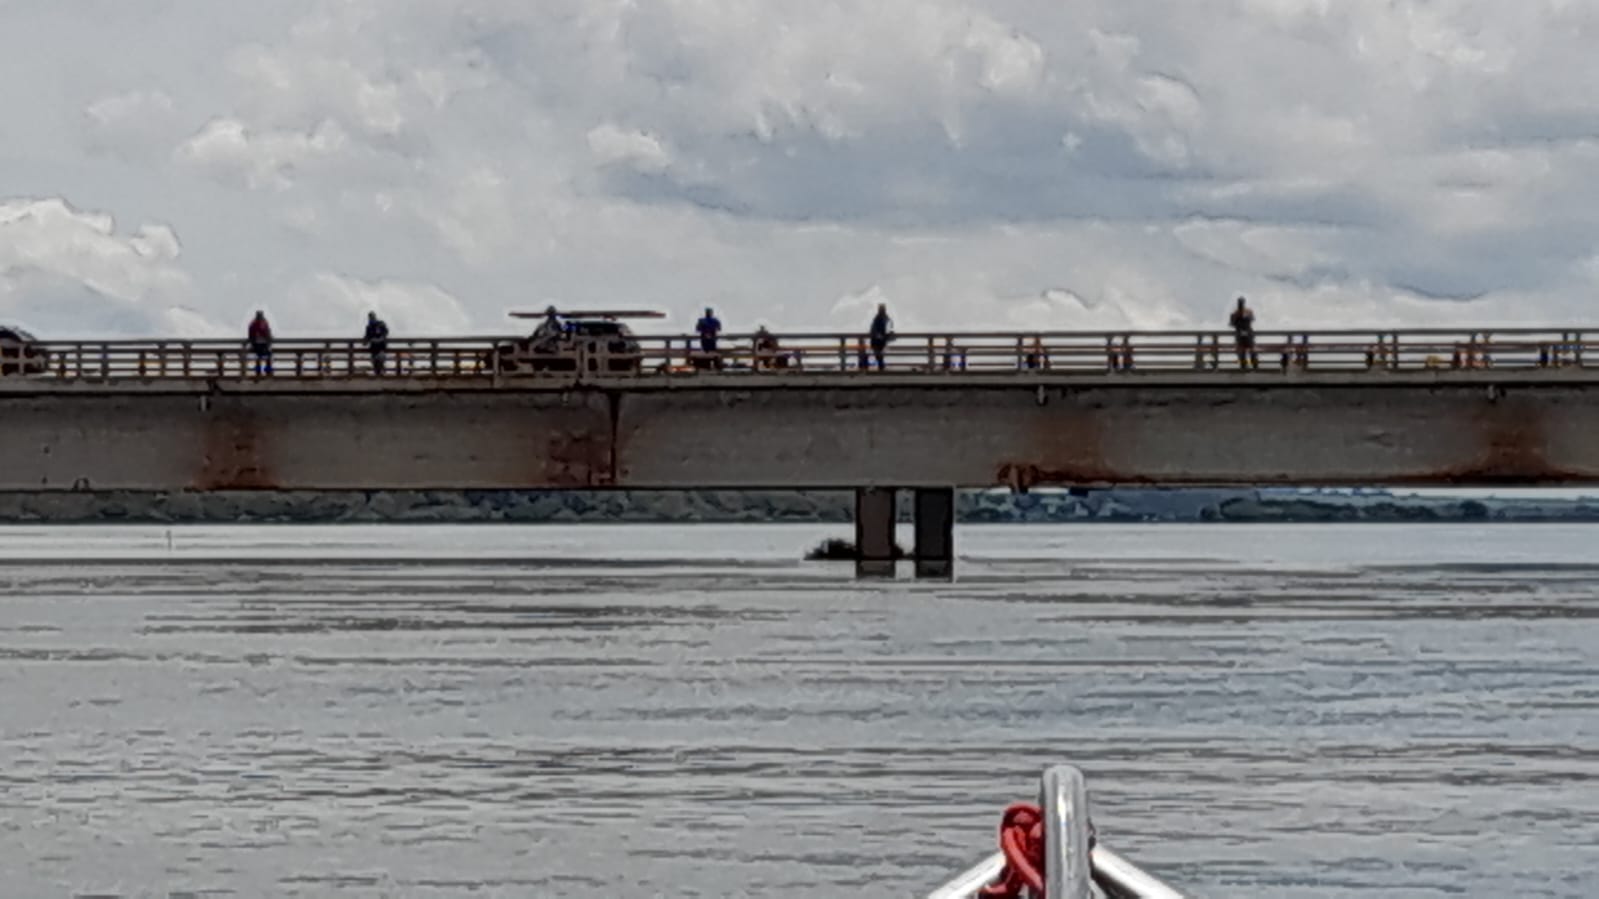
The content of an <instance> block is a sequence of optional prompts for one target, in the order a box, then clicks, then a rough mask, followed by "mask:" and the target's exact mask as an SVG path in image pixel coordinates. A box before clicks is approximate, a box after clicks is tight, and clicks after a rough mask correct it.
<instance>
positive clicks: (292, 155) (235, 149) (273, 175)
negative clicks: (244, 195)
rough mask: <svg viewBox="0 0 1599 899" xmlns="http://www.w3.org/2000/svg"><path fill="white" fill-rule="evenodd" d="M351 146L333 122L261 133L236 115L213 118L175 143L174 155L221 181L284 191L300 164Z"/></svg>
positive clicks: (301, 167)
mask: <svg viewBox="0 0 1599 899" xmlns="http://www.w3.org/2000/svg"><path fill="white" fill-rule="evenodd" d="M349 150H350V144H349V139H348V136H347V135H346V134H345V132H344V128H343V126H341V125H340V124H339V123H338V122H333V121H326V120H324V121H322V122H318V123H317V124H316V125H315V126H313V127H312V129H311V130H310V131H309V132H298V131H270V132H266V133H260V132H256V131H254V130H252V129H251V128H250V127H249V126H247V125H245V124H244V123H243V122H240V121H239V120H238V119H231V118H219V119H213V120H212V121H211V122H209V123H208V124H207V125H206V126H205V127H204V128H203V129H201V130H200V132H199V133H198V134H196V135H194V136H193V137H191V138H189V139H188V140H187V141H185V142H184V143H183V145H182V146H180V147H179V148H178V159H179V160H181V161H183V162H185V163H188V164H190V165H192V166H194V167H195V168H196V169H199V170H200V171H202V172H205V173H207V174H209V175H212V176H214V177H216V178H218V179H220V180H223V181H226V182H230V183H235V184H241V185H243V186H246V187H249V188H251V189H253V190H266V189H270V190H279V191H282V190H287V189H288V188H289V187H290V186H292V185H293V184H294V182H295V181H296V179H298V178H299V177H301V176H302V175H303V174H304V171H303V170H305V169H307V168H311V167H314V166H316V165H319V164H323V163H326V162H328V161H330V160H333V159H335V158H336V157H338V156H339V155H341V154H343V153H345V152H347V151H349Z"/></svg>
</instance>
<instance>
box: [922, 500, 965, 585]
mask: <svg viewBox="0 0 1599 899" xmlns="http://www.w3.org/2000/svg"><path fill="white" fill-rule="evenodd" d="M915 508H916V550H915V555H916V576H917V577H919V578H943V579H949V578H952V577H954V576H955V489H954V488H953V487H937V488H931V489H929V488H922V489H918V490H917V491H916V503H915Z"/></svg>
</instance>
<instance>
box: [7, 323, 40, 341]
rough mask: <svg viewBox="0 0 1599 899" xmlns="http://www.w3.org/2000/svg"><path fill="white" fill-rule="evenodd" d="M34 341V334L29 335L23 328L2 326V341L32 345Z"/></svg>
mask: <svg viewBox="0 0 1599 899" xmlns="http://www.w3.org/2000/svg"><path fill="white" fill-rule="evenodd" d="M34 339H35V338H34V336H33V335H32V334H29V333H28V332H27V331H24V330H22V329H21V328H14V327H11V326H9V325H0V340H15V341H19V342H28V343H31V342H33V341H34Z"/></svg>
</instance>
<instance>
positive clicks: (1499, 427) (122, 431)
mask: <svg viewBox="0 0 1599 899" xmlns="http://www.w3.org/2000/svg"><path fill="white" fill-rule="evenodd" d="M1596 387H1599V376H1596V373H1590V372H1587V371H1585V370H1584V371H1577V372H1549V373H1542V372H1506V373H1503V374H1498V373H1495V375H1494V377H1493V379H1492V380H1487V379H1485V378H1484V377H1483V376H1482V373H1471V374H1465V373H1458V374H1457V373H1441V374H1435V373H1426V374H1420V373H1418V374H1414V375H1404V374H1392V373H1385V374H1380V375H1375V376H1366V377H1359V376H1350V375H1329V376H1316V375H1310V374H1305V375H1301V376H1299V377H1295V378H1287V379H1283V380H1278V381H1274V382H1271V383H1261V382H1260V381H1259V380H1258V379H1257V380H1255V381H1253V382H1237V383H1228V379H1227V378H1225V377H1217V376H1215V375H1211V376H1208V377H1200V378H1192V379H1187V378H1182V377H1152V376H1147V375H1145V376H1138V377H1136V378H1126V379H1118V378H1115V377H1105V378H1092V379H1089V378H1081V377H1076V378H1070V377H1068V378H1062V377H1053V378H1052V377H1049V376H1038V377H1033V376H1027V375H1011V376H1002V377H986V378H985V377H962V378H951V377H932V378H926V379H912V378H896V377H885V378H883V379H881V380H877V379H862V378H859V377H853V378H837V379H829V378H827V377H814V378H813V377H807V378H803V379H798V378H785V379H783V381H782V382H781V383H780V384H777V383H774V384H773V385H772V386H766V385H762V384H752V383H750V382H749V381H748V380H743V381H741V382H737V383H729V382H724V381H723V379H721V378H719V377H717V376H708V377H705V378H703V379H695V380H693V381H689V382H686V383H674V384H672V385H670V386H664V387H663V386H651V385H640V384H638V383H636V382H633V383H630V382H628V381H627V380H626V379H618V380H617V381H616V382H615V383H610V384H603V383H602V384H585V385H576V384H559V383H547V382H543V381H536V380H529V381H525V382H517V383H514V384H510V385H506V384H489V383H485V382H483V381H469V382H460V383H452V382H449V381H420V380H417V381H411V380H403V381H402V380H398V379H390V380H386V381H378V380H376V379H367V380H366V381H361V380H344V381H338V382H298V381H277V380H267V381H261V382H249V381H234V382H213V381H206V380H194V381H173V380H166V381H161V382H148V383H127V382H123V383H118V384H84V383H48V384H35V383H30V382H27V381H19V380H15V379H0V434H3V437H0V491H26V492H39V491H46V492H48V491H56V490H60V491H72V490H93V491H154V492H175V491H219V490H263V491H278V490H296V491H318V490H326V491H350V490H362V491H365V490H479V489H482V490H494V489H511V490H515V489H563V488H565V489H596V488H599V489H605V488H619V489H633V490H638V489H691V490H692V489H764V488H775V489H852V490H857V491H861V492H860V493H859V497H860V500H859V502H858V503H857V534H856V537H857V546H858V549H859V551H860V552H861V562H860V571H861V573H862V574H865V575H881V574H884V573H892V570H893V563H892V559H893V550H894V544H893V491H894V490H895V489H902V488H903V489H912V490H914V491H915V493H914V497H915V502H914V506H915V508H916V509H917V516H916V519H917V533H916V551H915V553H914V554H913V555H914V557H915V559H916V562H917V569H918V573H920V574H923V575H927V576H946V575H947V574H948V571H949V567H950V566H949V560H950V557H951V552H952V540H951V539H950V526H951V523H952V521H953V489H954V488H987V487H995V486H1007V487H1011V488H1014V489H1027V488H1029V487H1034V486H1046V485H1048V486H1113V485H1138V484H1147V485H1215V486H1222V485H1312V486H1321V485H1328V486H1330V485H1392V486H1427V485H1460V486H1498V485H1548V486H1560V485H1580V484H1592V483H1596V482H1599V389H1595V388H1596Z"/></svg>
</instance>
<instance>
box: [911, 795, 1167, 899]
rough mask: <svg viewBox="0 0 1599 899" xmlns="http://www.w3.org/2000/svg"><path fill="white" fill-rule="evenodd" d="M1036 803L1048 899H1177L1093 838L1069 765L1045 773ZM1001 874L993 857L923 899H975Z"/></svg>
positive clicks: (1000, 858) (1001, 862) (1000, 859)
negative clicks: (1039, 812)
mask: <svg viewBox="0 0 1599 899" xmlns="http://www.w3.org/2000/svg"><path fill="white" fill-rule="evenodd" d="M1038 798H1039V803H1038V804H1039V808H1040V809H1041V810H1042V811H1043V813H1044V872H1043V874H1044V887H1045V891H1044V892H1045V895H1046V896H1048V897H1049V899H1098V897H1105V899H1183V894H1182V893H1180V892H1178V891H1177V890H1175V889H1173V888H1171V887H1170V886H1167V885H1166V884H1164V883H1162V882H1161V881H1160V880H1159V879H1157V878H1156V877H1154V876H1153V875H1151V874H1149V873H1147V872H1145V871H1143V870H1141V869H1140V868H1138V867H1137V866H1136V865H1134V864H1133V863H1132V862H1129V861H1128V860H1126V859H1125V858H1122V857H1121V856H1119V855H1117V854H1115V853H1114V852H1111V851H1110V850H1109V849H1107V848H1105V845H1104V844H1103V843H1102V842H1099V841H1098V840H1097V839H1096V838H1095V836H1094V832H1093V825H1092V823H1091V822H1090V820H1089V802H1088V786H1087V781H1086V780H1085V779H1084V777H1083V773H1082V771H1081V770H1079V769H1077V768H1076V767H1074V766H1071V765H1055V766H1052V767H1050V768H1047V769H1045V770H1044V773H1043V776H1042V777H1041V778H1040V779H1039V797H1038ZM1004 869H1005V855H1004V853H995V854H994V855H991V856H989V857H988V858H985V859H983V860H982V861H981V862H978V863H977V864H976V865H973V866H972V867H971V868H968V869H967V870H965V871H962V872H961V873H960V874H958V875H956V876H955V878H954V879H952V880H950V881H949V882H947V883H945V884H944V885H942V886H940V887H938V888H937V889H935V890H933V891H932V892H931V893H929V894H928V897H927V899H975V897H976V896H977V895H978V894H979V892H980V891H981V890H982V888H983V887H985V886H988V885H989V884H991V883H993V882H994V881H996V880H998V879H999V877H1000V874H1001V872H1003V871H1004Z"/></svg>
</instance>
